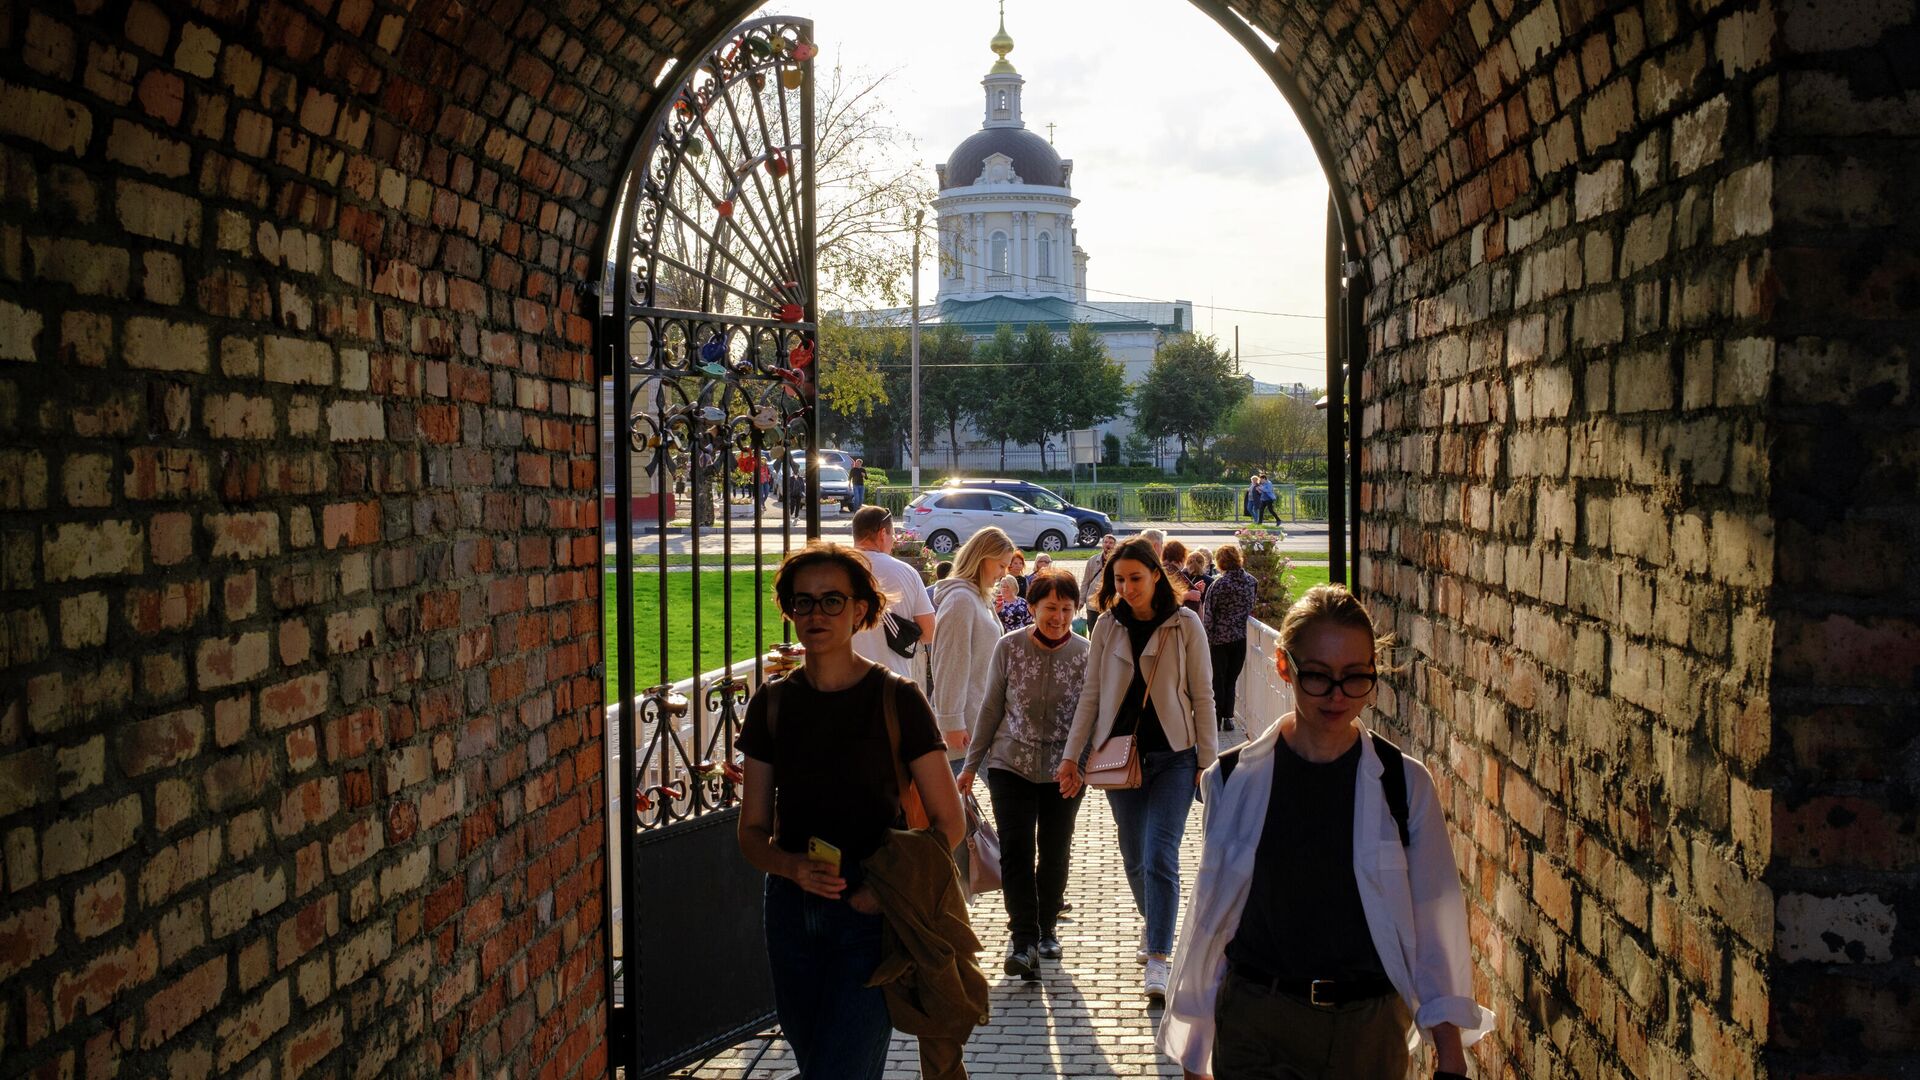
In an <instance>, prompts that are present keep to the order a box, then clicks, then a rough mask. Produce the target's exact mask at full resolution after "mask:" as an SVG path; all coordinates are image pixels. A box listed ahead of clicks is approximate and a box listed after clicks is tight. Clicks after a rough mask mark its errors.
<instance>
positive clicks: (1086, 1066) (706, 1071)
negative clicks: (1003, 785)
mask: <svg viewBox="0 0 1920 1080" xmlns="http://www.w3.org/2000/svg"><path fill="white" fill-rule="evenodd" d="M1237 741H1238V738H1237V737H1236V736H1228V735H1223V736H1222V743H1223V745H1230V744H1231V743H1232V742H1237ZM977 794H979V795H980V796H981V799H980V804H981V807H982V808H983V809H986V810H987V811H988V812H989V813H991V812H992V806H991V804H990V801H989V800H988V799H987V798H986V797H985V796H986V785H985V784H984V783H982V784H980V785H979V790H978V792H977ZM1117 843H1118V842H1117V840H1116V839H1115V834H1114V829H1113V816H1112V814H1110V813H1109V812H1108V810H1107V798H1106V796H1105V795H1103V794H1101V793H1099V792H1094V793H1092V794H1090V795H1088V796H1087V797H1086V802H1085V805H1083V806H1082V807H1081V809H1080V818H1079V824H1078V826H1077V828H1076V830H1075V833H1074V842H1073V871H1072V875H1071V877H1070V878H1069V879H1068V882H1067V899H1068V901H1070V902H1071V903H1072V904H1073V910H1072V911H1071V912H1069V913H1068V915H1067V916H1066V918H1067V919H1069V920H1072V921H1071V922H1066V921H1063V922H1062V925H1061V927H1060V941H1061V945H1062V947H1063V948H1064V950H1065V952H1066V955H1065V956H1064V957H1062V958H1061V959H1060V960H1058V961H1049V962H1048V964H1047V967H1046V968H1045V970H1044V972H1043V975H1042V977H1041V979H1040V981H1039V982H1036V983H1027V982H1022V981H1021V980H1020V979H1018V978H1015V977H1013V976H1010V975H1003V974H1001V973H1000V963H1001V960H1002V958H1003V957H1004V956H1005V955H1006V947H1007V931H1006V911H1005V908H1004V907H1003V905H1002V904H1001V901H1000V894H999V893H988V894H986V895H984V896H982V897H979V898H978V899H976V900H975V901H974V904H973V927H974V932H975V933H977V934H978V935H979V936H980V940H981V941H982V942H984V943H985V945H986V948H985V950H984V951H983V952H982V953H981V955H980V964H981V967H983V968H985V969H986V972H987V976H988V979H989V981H991V983H992V984H993V1020H992V1022H991V1023H989V1024H988V1025H987V1026H985V1027H982V1028H977V1029H975V1031H974V1033H973V1038H972V1039H970V1040H969V1041H968V1043H967V1072H968V1073H969V1075H971V1076H974V1077H993V1076H1154V1077H1179V1076H1180V1075H1181V1074H1180V1069H1179V1068H1178V1067H1177V1066H1175V1065H1174V1064H1173V1063H1172V1062H1171V1061H1168V1060H1166V1059H1165V1058H1163V1057H1162V1056H1161V1055H1160V1053H1159V1052H1158V1051H1157V1050H1156V1049H1155V1048H1154V1044H1153V1037H1154V1030H1155V1028H1156V1026H1157V1025H1158V1024H1159V1022H1160V1014H1161V1009H1160V1008H1159V1007H1158V1006H1153V1007H1151V1008H1149V1007H1148V1005H1147V1000H1146V997H1145V996H1144V995H1143V993H1142V991H1141V969H1140V965H1139V964H1138V963H1137V962H1136V961H1135V960H1134V949H1135V948H1136V947H1137V946H1138V943H1139V936H1140V925H1141V923H1140V918H1139V916H1138V915H1136V914H1135V913H1134V909H1133V899H1132V895H1131V894H1130V893H1129V892H1128V890H1127V881H1126V875H1125V873H1124V871H1123V870H1122V869H1121V864H1120V850H1119V847H1118V846H1117ZM1199 862H1200V804H1199V803H1197V802H1196V803H1195V804H1194V806H1193V812H1192V813H1191V814H1190V815H1189V817H1188V819H1187V835H1186V841H1185V843H1184V844H1183V846H1182V848H1181V854H1180V879H1181V882H1182V884H1183V885H1189V884H1191V883H1192V881H1193V872H1194V870H1195V868H1196V867H1198V865H1199ZM1181 903H1182V906H1183V908H1184V905H1185V896H1184V894H1183V895H1182V900H1181ZM1183 914H1184V911H1183ZM751 1050H752V1048H748V1050H747V1051H745V1052H739V1053H735V1054H730V1055H727V1056H726V1057H723V1058H721V1059H718V1060H715V1061H713V1062H710V1063H708V1064H707V1065H705V1066H702V1067H701V1068H700V1069H699V1071H698V1072H697V1073H694V1072H688V1073H684V1074H681V1075H683V1076H688V1077H693V1076H697V1077H699V1078H700V1080H749V1078H750V1080H760V1078H772V1077H785V1076H788V1075H791V1073H792V1071H793V1064H792V1057H791V1055H790V1053H789V1052H788V1051H787V1048H786V1045H785V1044H784V1043H776V1044H775V1049H774V1050H773V1051H772V1052H770V1053H768V1055H767V1056H766V1058H765V1060H763V1061H762V1062H761V1063H760V1064H759V1066H757V1067H756V1068H754V1069H753V1070H752V1072H751V1073H750V1074H749V1073H748V1072H747V1070H746V1069H745V1065H746V1063H747V1061H748V1059H750V1058H751V1056H752V1052H751ZM887 1064H888V1068H887V1073H886V1075H887V1077H888V1080H895V1078H899V1080H907V1078H911V1077H917V1076H919V1075H920V1069H919V1051H918V1049H917V1048H916V1046H915V1045H914V1041H913V1039H912V1038H911V1037H909V1036H905V1035H900V1034H898V1033H896V1034H895V1035H894V1039H893V1050H892V1052H891V1053H890V1054H889V1055H888V1059H887Z"/></svg>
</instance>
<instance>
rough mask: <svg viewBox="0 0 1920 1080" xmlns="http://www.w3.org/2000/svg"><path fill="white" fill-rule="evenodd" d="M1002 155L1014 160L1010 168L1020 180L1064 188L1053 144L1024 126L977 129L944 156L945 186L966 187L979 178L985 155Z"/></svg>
mask: <svg viewBox="0 0 1920 1080" xmlns="http://www.w3.org/2000/svg"><path fill="white" fill-rule="evenodd" d="M994 154H1005V155H1007V157H1009V158H1012V159H1013V171H1014V172H1015V173H1017V174H1018V175H1019V177H1020V179H1021V181H1022V182H1023V183H1028V184H1037V185H1040V186H1042V187H1066V186H1067V179H1066V172H1065V170H1063V169H1062V168H1061V167H1060V155H1059V154H1057V153H1055V152H1054V150H1053V146H1052V144H1050V143H1048V142H1047V140H1045V139H1043V138H1041V137H1040V136H1038V135H1035V134H1034V133H1033V132H1031V131H1028V130H1027V129H1026V128H1017V127H993V128H987V129H985V130H983V131H979V132H976V133H975V134H974V135H972V136H971V137H969V138H968V139H967V140H966V141H965V142H963V143H961V144H960V145H959V146H957V147H954V150H953V156H952V157H950V158H948V159H947V186H948V187H950V188H956V187H967V186H968V185H970V184H972V183H973V182H974V181H975V180H977V179H979V177H980V172H981V170H982V169H984V168H985V167H986V161H987V158H989V157H991V156H992V155H994Z"/></svg>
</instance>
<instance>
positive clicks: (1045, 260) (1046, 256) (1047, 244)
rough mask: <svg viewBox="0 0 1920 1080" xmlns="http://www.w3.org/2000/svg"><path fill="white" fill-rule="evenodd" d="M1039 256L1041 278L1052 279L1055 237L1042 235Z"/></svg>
mask: <svg viewBox="0 0 1920 1080" xmlns="http://www.w3.org/2000/svg"><path fill="white" fill-rule="evenodd" d="M1039 256H1040V260H1039V261H1040V276H1041V277H1052V276H1053V237H1052V236H1051V235H1049V234H1047V233H1041V234H1040V251H1039Z"/></svg>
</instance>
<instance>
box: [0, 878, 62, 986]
mask: <svg viewBox="0 0 1920 1080" xmlns="http://www.w3.org/2000/svg"><path fill="white" fill-rule="evenodd" d="M60 925H61V922H60V899H59V898H58V897H48V898H47V902H46V903H45V904H42V905H39V906H37V907H23V908H19V909H17V910H12V911H9V912H8V913H6V914H4V915H0V979H5V980H7V981H9V982H11V981H12V980H13V977H14V976H15V975H18V974H19V973H20V972H22V971H25V970H26V969H27V968H29V967H32V966H33V965H34V964H35V963H37V962H39V961H41V960H44V959H46V958H47V957H49V956H52V955H53V951H54V949H55V948H57V947H58V944H59V934H60Z"/></svg>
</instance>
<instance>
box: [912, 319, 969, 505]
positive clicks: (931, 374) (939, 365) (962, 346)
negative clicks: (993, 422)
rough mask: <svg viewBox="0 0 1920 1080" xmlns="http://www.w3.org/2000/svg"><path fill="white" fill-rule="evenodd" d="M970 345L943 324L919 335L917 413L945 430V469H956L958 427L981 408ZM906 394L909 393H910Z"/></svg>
mask: <svg viewBox="0 0 1920 1080" xmlns="http://www.w3.org/2000/svg"><path fill="white" fill-rule="evenodd" d="M973 363H974V350H973V342H972V341H971V340H970V339H968V337H967V335H966V333H965V331H963V330H961V329H960V328H959V327H958V326H955V325H953V324H951V323H943V324H941V325H940V326H939V327H937V328H936V329H934V330H933V331H932V332H931V333H928V332H927V331H925V330H923V331H921V334H920V412H921V416H922V418H923V419H926V418H931V419H934V420H937V421H939V422H940V423H941V424H943V425H945V426H946V429H947V467H948V468H950V469H951V468H957V467H958V466H959V461H960V459H959V457H958V454H959V449H960V425H961V424H963V423H966V422H967V421H969V420H971V419H972V418H973V416H974V413H975V411H976V410H977V409H979V407H980V401H981V388H982V386H983V381H982V380H981V378H980V377H979V376H980V372H981V371H983V370H986V369H982V368H975V367H973V366H972V364H973ZM909 393H911V391H910V390H909Z"/></svg>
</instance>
